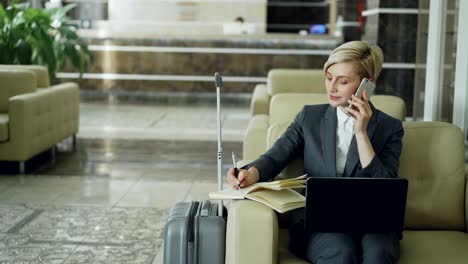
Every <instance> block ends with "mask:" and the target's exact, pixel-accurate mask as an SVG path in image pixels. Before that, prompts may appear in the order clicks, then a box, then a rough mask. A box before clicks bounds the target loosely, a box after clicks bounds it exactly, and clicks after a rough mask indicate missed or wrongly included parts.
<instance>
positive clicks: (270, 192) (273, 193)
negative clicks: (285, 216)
mask: <svg viewBox="0 0 468 264" xmlns="http://www.w3.org/2000/svg"><path fill="white" fill-rule="evenodd" d="M306 178H307V176H306V175H302V176H299V177H296V178H293V179H286V180H277V181H271V182H258V183H255V184H252V185H250V186H249V187H246V188H242V189H240V190H235V189H232V187H229V188H227V189H224V190H222V191H219V192H211V193H210V194H209V197H210V199H214V200H238V199H250V200H253V201H257V202H260V203H262V204H264V205H266V206H269V207H271V208H273V209H274V210H276V211H278V212H280V213H284V212H287V211H289V210H293V209H296V208H300V207H304V206H305V197H304V196H303V195H301V194H300V193H298V192H296V191H294V190H292V189H300V188H305V186H306V185H305V183H306Z"/></svg>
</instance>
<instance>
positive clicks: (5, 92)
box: [0, 68, 36, 113]
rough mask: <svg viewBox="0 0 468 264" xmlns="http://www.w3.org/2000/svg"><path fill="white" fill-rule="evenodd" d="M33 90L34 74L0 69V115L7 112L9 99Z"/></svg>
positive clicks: (34, 86) (34, 88)
mask: <svg viewBox="0 0 468 264" xmlns="http://www.w3.org/2000/svg"><path fill="white" fill-rule="evenodd" d="M35 90H36V75H35V74H34V72H32V71H28V70H10V69H3V68H0V113H7V112H8V108H9V100H10V98H11V97H13V96H15V95H19V94H25V93H31V92H34V91H35Z"/></svg>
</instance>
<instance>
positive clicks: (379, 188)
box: [305, 177, 408, 233]
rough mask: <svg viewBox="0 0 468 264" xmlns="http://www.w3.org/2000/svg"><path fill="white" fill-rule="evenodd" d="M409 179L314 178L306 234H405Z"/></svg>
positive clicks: (309, 192)
mask: <svg viewBox="0 0 468 264" xmlns="http://www.w3.org/2000/svg"><path fill="white" fill-rule="evenodd" d="M407 190H408V181H407V180H406V179H400V178H397V179H384V178H319V177H310V178H309V179H308V180H307V190H306V216H305V225H306V226H305V227H306V232H308V233H310V232H339V233H387V232H402V231H403V227H404V219H405V208H406V194H407Z"/></svg>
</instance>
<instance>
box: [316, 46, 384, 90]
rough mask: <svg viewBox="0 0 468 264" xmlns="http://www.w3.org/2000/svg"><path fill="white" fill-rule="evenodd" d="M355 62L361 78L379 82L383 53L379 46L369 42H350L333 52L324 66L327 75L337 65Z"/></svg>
mask: <svg viewBox="0 0 468 264" xmlns="http://www.w3.org/2000/svg"><path fill="white" fill-rule="evenodd" d="M340 62H355V63H356V66H357V68H358V74H359V75H360V76H361V78H369V79H372V80H373V81H374V82H376V81H377V78H378V77H379V74H380V71H381V70H382V64H383V53H382V49H380V47H379V46H377V45H369V43H367V41H350V42H346V43H344V44H343V45H341V46H339V47H338V48H336V49H335V50H333V51H332V53H331V54H330V56H329V57H328V60H327V62H325V65H324V66H323V71H324V72H325V73H326V72H327V70H328V68H329V67H330V66H332V65H333V64H335V63H340Z"/></svg>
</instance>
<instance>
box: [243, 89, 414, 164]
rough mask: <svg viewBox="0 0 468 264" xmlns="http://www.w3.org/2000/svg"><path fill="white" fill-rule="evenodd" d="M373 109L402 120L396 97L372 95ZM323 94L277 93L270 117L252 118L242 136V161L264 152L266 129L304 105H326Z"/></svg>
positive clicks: (289, 118) (403, 110)
mask: <svg viewBox="0 0 468 264" xmlns="http://www.w3.org/2000/svg"><path fill="white" fill-rule="evenodd" d="M370 101H371V102H372V103H373V104H374V105H375V107H376V108H378V109H380V110H381V111H383V112H385V113H387V114H388V115H391V116H393V117H395V118H398V119H400V120H405V116H406V106H405V102H404V101H403V100H402V99H401V98H399V97H396V96H391V95H374V96H372V97H371V100H370ZM327 103H328V98H327V95H326V94H316V93H280V94H276V95H274V96H273V97H272V98H271V101H270V105H269V107H270V110H269V113H270V114H269V115H256V116H254V117H252V118H251V119H250V121H249V125H248V126H247V129H246V132H245V134H244V144H243V149H242V155H243V156H242V158H243V159H244V160H253V159H255V158H257V157H258V156H259V155H261V154H263V153H264V152H265V151H266V150H267V145H268V144H267V134H268V133H269V129H270V130H271V129H273V128H274V127H275V124H276V126H282V125H284V124H282V122H286V123H287V124H286V125H289V123H290V122H291V121H292V120H293V118H294V116H295V115H296V114H297V113H298V112H299V111H300V110H301V109H302V107H303V106H304V105H306V104H327Z"/></svg>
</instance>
